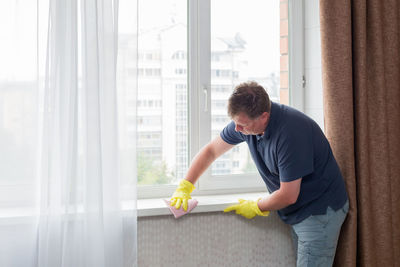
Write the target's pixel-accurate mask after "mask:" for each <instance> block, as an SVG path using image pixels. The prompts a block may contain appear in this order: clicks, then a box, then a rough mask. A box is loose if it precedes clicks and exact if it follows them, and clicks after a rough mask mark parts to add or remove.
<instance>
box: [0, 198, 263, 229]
mask: <svg viewBox="0 0 400 267" xmlns="http://www.w3.org/2000/svg"><path fill="white" fill-rule="evenodd" d="M266 194H268V193H266V192H257V193H237V194H219V195H204V196H193V198H194V199H197V200H198V205H197V206H196V207H195V208H194V209H193V210H192V211H191V213H202V212H222V211H223V210H224V209H225V208H226V207H228V206H230V205H233V204H236V203H237V202H238V199H239V198H243V199H251V200H257V199H258V198H259V197H263V196H265V195H266ZM165 199H168V198H165ZM122 210H123V212H124V214H125V215H132V211H133V210H134V204H133V203H132V202H131V201H125V202H124V203H123V206H122ZM78 213H82V211H79V210H78ZM163 215H172V213H171V212H170V210H169V208H168V207H167V205H166V204H165V202H164V198H155V199H138V200H137V216H138V217H148V216H163ZM37 219H38V215H37V210H36V209H34V208H10V209H3V210H2V212H0V225H1V224H10V223H11V224H15V223H27V222H31V221H32V220H33V221H36V220H37Z"/></svg>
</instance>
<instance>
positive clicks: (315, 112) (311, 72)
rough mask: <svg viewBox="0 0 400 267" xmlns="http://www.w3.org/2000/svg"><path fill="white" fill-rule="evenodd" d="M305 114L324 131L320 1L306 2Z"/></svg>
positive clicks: (307, 0) (311, 0) (305, 0)
mask: <svg viewBox="0 0 400 267" xmlns="http://www.w3.org/2000/svg"><path fill="white" fill-rule="evenodd" d="M304 47H305V49H304V50H305V55H304V61H305V62H304V65H305V76H306V87H305V90H304V94H305V95H304V112H305V113H306V114H307V115H309V116H310V117H312V118H313V119H314V120H315V121H316V122H317V123H318V124H319V126H320V127H321V129H324V115H323V106H322V75H321V37H320V24H319V0H304Z"/></svg>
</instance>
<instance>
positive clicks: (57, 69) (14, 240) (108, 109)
mask: <svg viewBox="0 0 400 267" xmlns="http://www.w3.org/2000/svg"><path fill="white" fill-rule="evenodd" d="M32 2H34V1H30V0H18V1H17V0H7V1H4V2H3V1H2V3H1V4H0V10H1V11H0V12H1V13H2V14H0V15H2V16H0V17H1V20H2V21H1V26H0V27H1V28H0V34H1V36H2V38H1V39H2V40H5V42H4V43H3V44H2V45H0V48H1V52H0V53H1V54H0V55H1V56H2V58H3V60H2V63H0V68H1V76H0V127H1V128H0V143H1V144H3V145H4V146H2V147H3V148H4V150H3V149H2V150H3V152H2V153H1V154H3V155H2V159H3V161H2V163H0V195H1V196H0V208H1V212H0V216H1V217H0V236H1V241H0V266H24V267H25V266H40V267H46V266H49V267H50V266H51V267H52V266H74V267H76V266H77V267H79V266H96V267H97V266H135V265H136V202H135V200H136V175H135V173H136V164H135V162H136V158H135V145H136V144H135V141H136V128H135V127H136V126H135V125H136V121H135V118H136V107H135V105H136V86H137V79H136V78H137V77H136V65H137V60H136V57H137V56H136V55H137V52H136V51H137V35H136V29H137V25H136V24H137V22H136V18H137V16H136V13H137V5H136V1H128V0H119V1H118V0H84V1H83V0H82V1H79V0H72V1H64V0H46V1H42V0H38V1H37V2H36V3H32ZM3 37H4V38H3Z"/></svg>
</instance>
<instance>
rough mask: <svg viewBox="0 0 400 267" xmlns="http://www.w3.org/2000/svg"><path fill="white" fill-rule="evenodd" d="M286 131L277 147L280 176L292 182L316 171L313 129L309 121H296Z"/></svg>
mask: <svg viewBox="0 0 400 267" xmlns="http://www.w3.org/2000/svg"><path fill="white" fill-rule="evenodd" d="M284 132H285V134H283V135H282V136H281V138H280V140H279V144H278V148H277V149H278V168H279V176H280V180H281V181H282V182H291V181H294V180H296V179H299V178H302V177H304V176H306V175H308V174H310V173H312V172H313V171H314V152H313V141H312V129H311V125H310V124H308V123H303V124H301V123H295V125H293V127H291V129H286V130H285V131H284Z"/></svg>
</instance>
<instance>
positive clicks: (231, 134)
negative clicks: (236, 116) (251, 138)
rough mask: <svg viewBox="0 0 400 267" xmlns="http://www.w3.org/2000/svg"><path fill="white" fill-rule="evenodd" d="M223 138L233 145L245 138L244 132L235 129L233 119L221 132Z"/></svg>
mask: <svg viewBox="0 0 400 267" xmlns="http://www.w3.org/2000/svg"><path fill="white" fill-rule="evenodd" d="M220 136H221V138H222V139H223V140H224V141H225V142H227V143H228V144H231V145H237V144H239V143H241V142H243V141H245V138H244V136H243V134H242V133H240V132H236V131H235V122H234V121H231V122H230V123H229V124H228V125H227V126H226V127H225V128H224V129H223V130H222V131H221V133H220Z"/></svg>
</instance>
